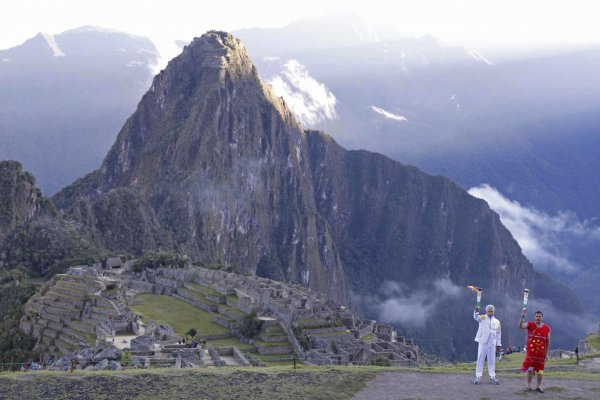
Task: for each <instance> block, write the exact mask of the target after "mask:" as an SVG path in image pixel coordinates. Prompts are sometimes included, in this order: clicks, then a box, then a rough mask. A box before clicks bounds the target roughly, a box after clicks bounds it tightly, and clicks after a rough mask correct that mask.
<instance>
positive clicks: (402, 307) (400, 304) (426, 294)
mask: <svg viewBox="0 0 600 400" xmlns="http://www.w3.org/2000/svg"><path fill="white" fill-rule="evenodd" d="M432 286H433V287H431V288H430V289H428V290H425V289H424V290H419V291H416V292H409V290H408V288H407V287H406V286H405V285H402V284H401V283H398V282H395V281H388V282H386V283H384V285H383V286H382V287H381V288H380V290H379V293H380V295H381V296H382V297H383V298H384V299H383V301H382V299H381V298H377V297H371V298H368V299H365V300H366V302H365V304H370V306H369V307H370V308H371V310H372V311H374V313H375V314H376V315H377V319H379V320H382V321H387V322H389V323H392V324H394V323H398V324H401V325H404V326H412V327H423V326H424V325H425V322H426V320H427V318H430V316H431V314H432V312H433V311H434V310H435V308H436V307H438V306H439V305H440V304H441V303H442V302H443V301H444V300H446V299H448V298H449V297H455V296H457V295H458V294H459V292H460V291H461V287H459V286H456V285H454V284H453V283H452V282H451V281H450V279H448V278H442V279H438V280H437V281H435V282H434V283H433V285H432ZM463 290H464V289H463Z"/></svg>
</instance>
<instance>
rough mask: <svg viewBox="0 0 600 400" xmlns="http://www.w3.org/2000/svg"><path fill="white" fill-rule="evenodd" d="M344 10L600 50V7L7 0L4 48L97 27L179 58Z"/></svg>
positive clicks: (459, 33)
mask: <svg viewBox="0 0 600 400" xmlns="http://www.w3.org/2000/svg"><path fill="white" fill-rule="evenodd" d="M339 11H346V12H347V11H351V12H354V13H356V14H357V15H359V16H361V17H363V18H364V19H366V20H367V21H368V22H371V23H373V24H374V25H380V24H383V25H386V26H392V27H394V28H395V29H396V30H397V31H398V32H399V33H401V34H403V35H409V36H421V35H424V34H431V35H433V36H435V37H437V38H438V39H441V40H442V41H444V42H446V43H447V44H449V45H462V46H467V47H471V48H475V49H479V50H485V49H490V48H514V47H527V46H531V47H549V46H553V45H561V46H563V45H571V44H576V45H589V44H600V24H599V23H598V22H597V21H598V20H600V2H598V1H596V0H569V1H565V0H394V1H389V0H368V1H365V0H363V1H358V0H303V1H301V2H300V1H285V0H264V1H261V0H255V1H248V0H220V1H214V0H211V1H203V0H196V1H193V0H168V1H164V0H153V1H147V0H102V1H98V0H19V1H14V0H10V1H9V0H1V1H0V49H5V48H9V47H12V46H16V45H18V44H20V43H22V42H23V41H25V40H26V39H28V38H30V37H33V36H35V34H36V33H38V32H46V33H51V34H57V33H61V32H63V31H65V30H69V29H73V28H77V27H79V26H82V25H96V26H101V27H104V28H110V29H115V30H119V31H125V32H128V33H132V34H137V35H142V36H146V37H149V38H150V39H151V40H152V41H153V42H154V43H155V44H156V45H157V47H158V49H159V51H160V52H161V53H162V54H163V55H165V56H166V57H171V56H174V55H176V53H175V52H176V51H177V48H176V47H175V46H174V41H175V40H184V41H190V40H191V39H192V38H193V37H195V36H200V35H201V34H203V33H204V32H206V31H207V30H210V29H219V30H226V31H232V30H236V29H241V28H252V27H263V28H264V27H283V26H285V25H287V24H288V23H289V22H291V21H292V20H297V19H302V18H310V17H316V16H321V15H324V14H329V13H335V12H339Z"/></svg>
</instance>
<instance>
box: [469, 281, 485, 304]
mask: <svg viewBox="0 0 600 400" xmlns="http://www.w3.org/2000/svg"><path fill="white" fill-rule="evenodd" d="M467 287H468V288H469V289H471V290H472V291H474V292H476V293H477V307H478V308H481V292H483V289H482V288H480V287H478V286H473V285H469V286H467Z"/></svg>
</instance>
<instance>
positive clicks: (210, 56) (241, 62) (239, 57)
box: [178, 31, 254, 74]
mask: <svg viewBox="0 0 600 400" xmlns="http://www.w3.org/2000/svg"><path fill="white" fill-rule="evenodd" d="M180 57H181V58H183V59H190V60H191V61H193V62H194V64H195V65H197V66H199V67H200V68H216V69H222V70H230V71H239V72H242V73H244V74H251V73H252V71H253V69H254V68H253V64H252V61H251V60H250V57H249V56H248V53H247V51H246V48H245V47H244V45H243V44H242V42H241V41H240V40H239V39H237V38H236V37H234V36H233V35H232V34H230V33H227V32H221V31H209V32H207V33H205V34H204V35H202V36H201V37H199V38H194V40H192V42H191V43H190V44H189V45H187V46H186V47H185V48H184V50H183V53H182V54H181V56H180ZM178 58H179V57H178Z"/></svg>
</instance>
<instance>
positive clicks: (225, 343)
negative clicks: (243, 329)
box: [207, 337, 256, 351]
mask: <svg viewBox="0 0 600 400" xmlns="http://www.w3.org/2000/svg"><path fill="white" fill-rule="evenodd" d="M207 343H209V344H212V345H213V346H215V347H237V348H238V349H239V350H240V351H252V350H256V346H253V345H251V344H246V343H242V342H240V341H239V340H238V339H237V338H235V337H230V338H227V339H216V340H209V341H208V342H207Z"/></svg>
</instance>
